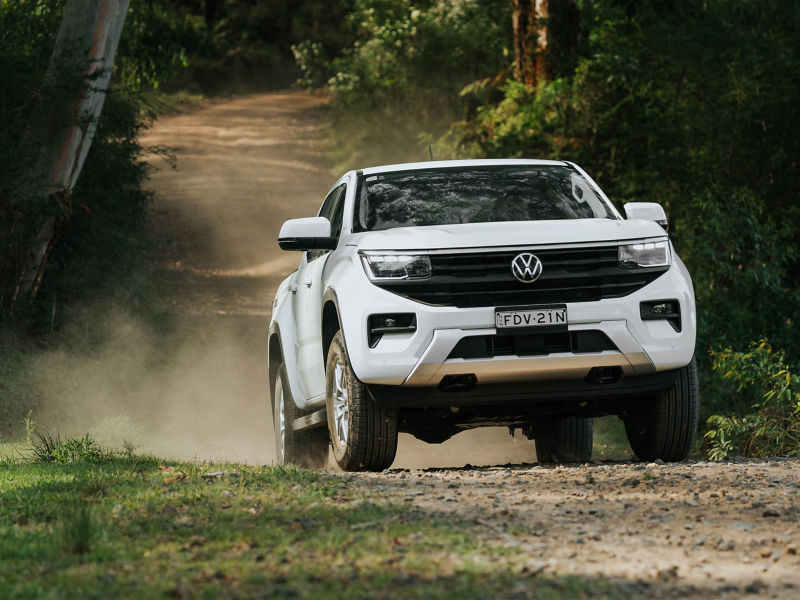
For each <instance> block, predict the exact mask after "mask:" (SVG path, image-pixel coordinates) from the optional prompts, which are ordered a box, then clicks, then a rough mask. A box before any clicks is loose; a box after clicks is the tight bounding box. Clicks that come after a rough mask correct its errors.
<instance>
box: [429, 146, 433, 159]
mask: <svg viewBox="0 0 800 600" xmlns="http://www.w3.org/2000/svg"><path fill="white" fill-rule="evenodd" d="M428 152H430V153H431V161H433V147H432V146H431V145H430V144H428Z"/></svg>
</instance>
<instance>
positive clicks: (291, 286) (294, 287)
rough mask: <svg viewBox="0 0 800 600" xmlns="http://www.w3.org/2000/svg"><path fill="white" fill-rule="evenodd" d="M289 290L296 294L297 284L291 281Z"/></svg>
mask: <svg viewBox="0 0 800 600" xmlns="http://www.w3.org/2000/svg"><path fill="white" fill-rule="evenodd" d="M289 291H290V292H292V293H293V294H296V293H297V284H296V283H293V284H292V285H290V286H289Z"/></svg>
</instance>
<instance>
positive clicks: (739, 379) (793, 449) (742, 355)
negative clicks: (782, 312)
mask: <svg viewBox="0 0 800 600" xmlns="http://www.w3.org/2000/svg"><path fill="white" fill-rule="evenodd" d="M712 356H713V357H714V369H715V370H719V371H721V372H724V377H725V378H726V379H730V380H732V381H733V382H734V383H735V384H736V385H737V387H738V390H737V391H742V390H745V389H747V388H751V387H752V388H756V389H758V390H762V391H763V395H762V396H761V397H760V398H759V399H757V400H756V401H755V402H754V403H753V405H752V407H751V412H749V413H748V414H745V415H743V416H738V415H736V414H731V415H730V416H724V415H712V416H711V417H710V418H709V419H708V425H709V430H708V432H707V433H706V439H707V440H708V444H709V451H708V454H709V456H710V457H711V458H714V459H722V458H726V457H728V456H729V455H731V454H737V453H738V454H741V455H742V456H748V457H753V456H771V455H776V454H797V455H800V376H798V375H795V374H793V373H792V372H791V371H790V370H789V367H788V366H787V361H786V354H785V352H784V351H783V350H781V351H779V352H774V351H773V350H772V347H771V346H770V345H769V343H768V342H767V340H761V341H759V342H752V343H751V344H750V351H749V352H734V351H733V350H732V349H730V348H728V349H726V350H722V351H720V352H712Z"/></svg>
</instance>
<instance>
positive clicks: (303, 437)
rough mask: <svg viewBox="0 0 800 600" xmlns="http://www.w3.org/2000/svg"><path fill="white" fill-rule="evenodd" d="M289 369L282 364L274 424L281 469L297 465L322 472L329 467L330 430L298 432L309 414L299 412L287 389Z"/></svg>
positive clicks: (274, 403) (274, 404)
mask: <svg viewBox="0 0 800 600" xmlns="http://www.w3.org/2000/svg"><path fill="white" fill-rule="evenodd" d="M287 380H288V379H287V377H286V367H285V366H284V365H283V364H281V366H280V368H279V369H278V377H277V378H276V380H275V390H274V394H273V396H272V397H273V399H274V401H273V403H272V408H273V411H272V422H273V424H274V428H275V455H276V457H277V459H276V462H277V464H279V465H296V466H298V467H304V468H306V469H322V468H324V467H325V466H327V464H328V430H327V429H326V428H325V427H317V428H316V429H310V430H308V431H302V432H299V431H295V430H294V429H292V426H291V424H292V423H294V420H295V419H297V418H299V417H303V416H305V415H307V414H309V413H308V412H307V411H302V410H300V409H299V408H297V405H296V404H295V403H294V398H292V392H291V390H290V389H289V386H288V385H286V381H287Z"/></svg>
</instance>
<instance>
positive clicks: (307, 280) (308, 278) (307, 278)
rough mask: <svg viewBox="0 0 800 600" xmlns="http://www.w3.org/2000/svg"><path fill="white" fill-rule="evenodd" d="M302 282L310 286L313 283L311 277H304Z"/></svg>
mask: <svg viewBox="0 0 800 600" xmlns="http://www.w3.org/2000/svg"><path fill="white" fill-rule="evenodd" d="M303 283H305V284H306V285H307V286H308V287H311V285H312V284H313V283H314V280H313V279H312V278H311V277H306V280H305V281H304V282H303Z"/></svg>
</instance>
